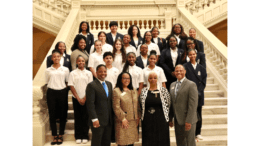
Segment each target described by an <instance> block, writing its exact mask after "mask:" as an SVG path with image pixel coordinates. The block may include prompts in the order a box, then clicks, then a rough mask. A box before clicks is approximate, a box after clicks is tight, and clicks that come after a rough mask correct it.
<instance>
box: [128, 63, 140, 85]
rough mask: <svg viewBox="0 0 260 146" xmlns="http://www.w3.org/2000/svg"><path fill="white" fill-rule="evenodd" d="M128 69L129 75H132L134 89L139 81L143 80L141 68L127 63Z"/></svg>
mask: <svg viewBox="0 0 260 146" xmlns="http://www.w3.org/2000/svg"><path fill="white" fill-rule="evenodd" d="M128 71H129V73H130V75H131V76H132V84H133V88H135V89H137V88H139V83H143V82H144V77H143V70H142V68H140V67H138V66H136V65H134V66H130V65H129V67H128Z"/></svg>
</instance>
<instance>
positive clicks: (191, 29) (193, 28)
mask: <svg viewBox="0 0 260 146" xmlns="http://www.w3.org/2000/svg"><path fill="white" fill-rule="evenodd" d="M192 29H193V30H195V32H197V31H196V29H195V28H191V29H189V32H190V31H191V30H192Z"/></svg>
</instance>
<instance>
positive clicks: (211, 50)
mask: <svg viewBox="0 0 260 146" xmlns="http://www.w3.org/2000/svg"><path fill="white" fill-rule="evenodd" d="M178 14H179V16H178V18H177V22H178V23H181V24H182V25H183V27H184V30H185V33H186V34H188V33H189V32H188V31H189V29H190V28H195V29H196V32H197V37H196V38H197V39H198V40H201V41H202V42H203V43H204V52H205V54H206V60H207V68H209V69H210V70H211V72H212V74H214V76H215V77H216V81H217V82H218V83H219V85H220V86H221V87H222V89H223V91H226V92H225V93H227V68H228V66H227V62H228V60H227V47H226V46H225V45H224V44H223V43H222V42H221V41H220V40H219V39H218V38H216V37H215V36H214V35H213V34H212V33H211V32H210V31H209V30H208V29H207V28H206V27H205V26H204V25H203V24H201V23H200V22H199V21H198V20H197V19H196V18H195V17H194V16H193V15H192V14H190V12H189V11H187V10H186V9H185V8H184V7H183V8H178Z"/></svg>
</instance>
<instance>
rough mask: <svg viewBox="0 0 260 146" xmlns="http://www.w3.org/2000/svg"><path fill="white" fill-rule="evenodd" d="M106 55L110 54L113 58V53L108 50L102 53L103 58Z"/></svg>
mask: <svg viewBox="0 0 260 146" xmlns="http://www.w3.org/2000/svg"><path fill="white" fill-rule="evenodd" d="M107 56H112V58H113V59H114V57H113V53H112V52H110V51H108V52H105V53H104V55H103V59H105V58H106V57H107Z"/></svg>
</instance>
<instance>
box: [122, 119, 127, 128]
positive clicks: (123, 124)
mask: <svg viewBox="0 0 260 146" xmlns="http://www.w3.org/2000/svg"><path fill="white" fill-rule="evenodd" d="M128 124H129V122H128V121H127V119H124V120H122V128H125V129H128V127H129V125H128Z"/></svg>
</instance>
